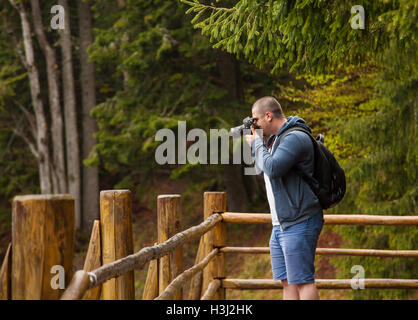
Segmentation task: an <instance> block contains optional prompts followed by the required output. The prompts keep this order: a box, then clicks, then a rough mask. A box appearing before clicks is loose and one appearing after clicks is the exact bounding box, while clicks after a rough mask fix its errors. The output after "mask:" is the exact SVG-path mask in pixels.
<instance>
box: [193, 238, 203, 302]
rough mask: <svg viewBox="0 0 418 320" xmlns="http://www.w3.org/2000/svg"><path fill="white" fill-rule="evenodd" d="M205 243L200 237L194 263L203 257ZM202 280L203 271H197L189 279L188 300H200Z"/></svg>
mask: <svg viewBox="0 0 418 320" xmlns="http://www.w3.org/2000/svg"><path fill="white" fill-rule="evenodd" d="M204 250H205V243H204V240H203V237H200V241H199V247H198V249H197V253H196V258H195V261H194V264H195V265H196V264H198V263H199V262H201V261H202V259H203V258H204V256H203V254H204ZM202 281H203V272H198V273H197V274H196V275H194V276H193V278H192V279H191V281H190V287H189V300H200V297H201V295H202Z"/></svg>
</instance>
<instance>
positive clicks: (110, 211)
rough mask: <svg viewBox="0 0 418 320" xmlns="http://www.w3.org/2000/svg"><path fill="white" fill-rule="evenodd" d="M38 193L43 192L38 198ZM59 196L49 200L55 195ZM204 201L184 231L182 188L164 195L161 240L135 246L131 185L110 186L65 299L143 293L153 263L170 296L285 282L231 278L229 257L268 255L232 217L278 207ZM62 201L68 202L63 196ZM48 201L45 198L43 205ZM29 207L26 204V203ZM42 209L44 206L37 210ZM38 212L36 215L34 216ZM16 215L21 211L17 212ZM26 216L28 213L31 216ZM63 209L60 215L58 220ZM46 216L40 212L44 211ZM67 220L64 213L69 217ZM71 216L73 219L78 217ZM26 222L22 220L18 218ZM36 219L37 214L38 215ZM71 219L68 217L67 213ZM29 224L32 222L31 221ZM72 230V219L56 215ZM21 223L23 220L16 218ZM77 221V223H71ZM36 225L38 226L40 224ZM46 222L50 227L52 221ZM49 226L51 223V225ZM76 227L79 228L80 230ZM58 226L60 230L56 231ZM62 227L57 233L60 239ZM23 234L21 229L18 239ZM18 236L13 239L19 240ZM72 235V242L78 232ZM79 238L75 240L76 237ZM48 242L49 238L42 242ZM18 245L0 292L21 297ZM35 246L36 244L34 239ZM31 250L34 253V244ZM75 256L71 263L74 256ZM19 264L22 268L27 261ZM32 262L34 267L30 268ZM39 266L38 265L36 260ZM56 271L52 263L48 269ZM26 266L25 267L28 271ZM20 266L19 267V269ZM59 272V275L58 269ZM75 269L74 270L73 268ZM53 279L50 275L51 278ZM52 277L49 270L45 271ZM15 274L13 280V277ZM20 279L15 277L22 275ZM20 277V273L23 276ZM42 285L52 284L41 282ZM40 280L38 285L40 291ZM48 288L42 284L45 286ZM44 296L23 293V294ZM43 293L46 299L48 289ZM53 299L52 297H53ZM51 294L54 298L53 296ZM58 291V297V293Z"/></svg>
mask: <svg viewBox="0 0 418 320" xmlns="http://www.w3.org/2000/svg"><path fill="white" fill-rule="evenodd" d="M36 199H37V198H35V200H36ZM29 200H30V201H31V202H30V204H31V205H32V207H33V208H34V209H33V210H34V214H35V215H33V216H34V217H35V216H36V214H37V213H39V212H38V211H39V205H36V204H34V202H33V201H34V199H32V198H30V197H29V198H24V199H22V198H18V199H17V202H16V203H15V204H14V208H15V209H14V210H15V211H16V212H18V211H19V210H29V211H30V210H32V209H30V208H31V207H30V206H28V204H27V203H24V205H21V203H20V202H22V201H29ZM50 200H51V199H49V200H48V199H47V200H45V198H42V201H50ZM53 200H54V201H55V202H57V201H58V202H57V203H58V204H57V203H55V204H54V205H51V206H50V207H55V208H56V207H57V205H58V206H59V205H60V203H61V202H62V201H64V204H63V205H65V206H64V208H66V209H65V210H64V209H61V212H64V213H65V212H68V213H66V214H65V215H64V217H65V219H68V217H70V218H71V217H72V214H73V213H72V210H73V208H72V207H71V205H70V206H69V205H68V197H62V196H61V197H60V196H58V197H55V198H53ZM203 200H204V205H203V209H204V210H203V211H204V212H203V222H202V223H200V224H199V225H197V226H193V227H191V228H189V229H187V230H184V231H181V203H180V201H181V198H180V196H179V195H162V196H159V197H158V199H157V222H158V223H157V225H158V230H157V231H158V243H157V244H155V245H153V246H149V247H145V248H142V249H141V250H139V251H138V252H136V253H134V252H133V235H132V222H131V216H132V213H131V210H132V206H131V201H132V200H131V193H130V192H129V191H128V190H109V191H102V192H101V194H100V220H96V221H95V222H94V224H93V229H92V235H91V239H90V243H89V248H88V251H87V255H86V259H85V263H84V267H83V270H79V271H77V272H76V273H75V274H74V277H72V280H71V283H70V284H69V286H68V287H67V289H66V290H65V291H64V292H63V293H62V291H63V290H61V293H62V295H61V299H63V300H66V299H100V297H101V298H102V299H104V300H108V299H109V300H110V299H121V300H122V299H135V293H134V277H133V271H134V270H139V269H141V268H143V267H144V266H145V265H146V264H147V263H149V268H148V273H147V279H146V283H145V287H144V292H143V297H142V298H143V299H145V300H152V299H157V300H163V299H183V298H185V299H190V300H192V299H193V300H194V299H204V300H205V299H225V298H226V289H239V290H242V289H251V290H256V289H280V288H282V284H281V282H280V281H273V280H271V279H232V278H228V277H227V273H226V265H225V257H226V255H227V254H234V253H235V254H236V253H241V254H268V253H269V252H270V250H269V248H268V247H230V246H227V243H226V224H227V223H269V224H271V217H270V214H264V213H236V212H227V211H226V193H224V192H205V193H204V199H203ZM60 201H61V202H60ZM42 205H44V204H42ZM22 208H24V209H22ZM37 208H38V209H37ZM30 216H31V215H29V217H30ZM14 217H15V218H16V219H19V218H18V215H17V214H15V212H14ZM26 217H28V216H27V215H26ZM59 217H60V215H56V219H61V218H59ZM37 219H39V218H37ZM62 219H64V218H62ZM70 220H71V219H70ZM18 221H19V220H18ZM33 221H34V222H36V221H37V220H33ZM64 222H65V220H64ZM26 223H28V222H27V221H26ZM54 223H55V227H57V225H59V226H60V228H62V229H63V230H67V229H68V226H65V223H58V222H54ZM324 223H325V224H328V225H333V224H334V225H335V224H342V225H404V226H411V225H418V216H378V215H334V214H333V215H324ZM14 225H19V223H16V222H15V221H14ZM70 227H71V228H73V225H71V223H70ZM34 228H35V227H34ZM44 229H45V228H44ZM48 230H49V229H48ZM72 230H73V229H72ZM55 231H57V230H55ZM60 232H61V231H59V230H58V231H57V232H56V236H57V237H58V238H57V239H60V238H59V234H60ZM16 237H17V234H16V236H15V238H16ZM15 238H13V240H16V239H15ZM67 239H69V240H68V241H70V243H71V239H72V236H71V234H70V233H68V236H67ZM198 239H199V247H198V251H197V254H196V259H195V264H194V266H192V267H191V268H189V269H187V270H184V271H182V270H183V267H182V251H181V248H182V246H183V245H184V244H186V243H188V242H192V241H197V240H198ZM13 244H14V245H15V246H16V247H17V249H18V250H20V251H22V249H21V247H22V246H23V244H21V242H19V241H18V240H16V241H15V242H13ZM72 245H73V243H72ZM42 246H44V244H42ZM12 247H13V245H12V246H11V248H9V250H8V253H7V254H6V257H5V259H4V262H3V265H2V268H1V270H0V298H6V299H10V298H13V295H12V294H11V292H12V291H13V285H10V284H11V283H12V281H11V279H10V277H11V274H12V272H11V263H10V261H11V255H12V253H11V252H12V251H13V250H12ZM32 247H33V246H32ZM62 248H66V250H67V251H68V254H67V255H66V257H68V259H69V258H70V257H72V256H71V250H74V249H73V247H71V246H70V247H68V243H67V245H64V244H63V245H62V246H61V248H60V246H55V247H54V248H52V249H51V251H48V250H45V253H43V254H47V253H48V254H50V255H52V256H56V254H55V251H56V252H60V250H61V251H62V250H63V249H62ZM28 253H30V252H29V251H28ZM316 254H319V255H357V256H375V257H409V258H411V257H412V258H418V250H375V249H342V248H317V250H316ZM68 259H67V260H66V261H64V262H62V263H63V264H65V265H69V263H70V262H71V263H72V260H71V261H70V262H69V261H68ZM14 267H16V268H17V267H21V266H19V264H17V265H15V266H14ZM28 267H30V266H26V267H25V268H26V269H24V270H27V268H28ZM32 267H33V266H32ZM44 269H45V270H48V268H44ZM20 272H22V271H20ZM15 273H18V272H15ZM50 276H51V275H50ZM67 276H68V275H67ZM44 278H45V279H44ZM42 279H44V281H46V282H47V281H50V279H49V278H48V277H47V275H44V276H43V277H42ZM12 280H13V279H12ZM14 281H15V280H14ZM16 281H17V280H16ZM363 281H364V282H363V283H364V285H365V288H381V289H417V288H418V279H363ZM187 283H189V284H190V285H189V294H188V296H187V297H186V296H185V295H184V294H183V292H182V289H183V287H184V286H185V285H186V284H187ZM315 283H316V286H317V288H318V289H350V288H351V283H352V281H351V279H318V280H316V281H315ZM39 286H40V288H38V289H39V290H41V289H42V287H45V283H44V284H39V285H38V287H39ZM35 289H36V287H31V290H34V292H35V291H36V292H38V291H37V290H38V289H36V290H35ZM39 292H40V291H39ZM28 296H30V297H31V298H33V297H35V298H37V297H36V296H34V295H33V293H32V295H30V294H28V293H20V298H25V297H28ZM38 298H40V299H42V298H43V297H42V296H39V297H38ZM47 298H48V297H47ZM49 298H51V297H49ZM52 298H53V297H52Z"/></svg>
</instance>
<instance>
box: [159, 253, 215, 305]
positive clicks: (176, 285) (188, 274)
mask: <svg viewBox="0 0 418 320" xmlns="http://www.w3.org/2000/svg"><path fill="white" fill-rule="evenodd" d="M218 252H219V249H213V250H212V252H210V253H209V254H208V255H207V256H206V257H205V258H204V259H203V260H202V262H200V263H199V264H197V265H195V266H193V267H191V268H190V269H187V270H186V271H184V272H183V273H182V274H180V275H178V276H177V277H176V278H175V279H174V280H173V281H172V282H171V283H170V284H169V285H168V286H167V288H165V290H164V291H163V292H162V293H161V294H160V295H159V296H158V297H157V298H155V300H171V299H173V298H174V297H175V295H176V294H177V292H178V291H179V290H180V289H181V288H182V287H183V286H184V285H185V284H186V282H187V281H189V280H190V279H191V278H192V277H193V276H194V275H195V274H196V273H198V272H200V271H202V270H203V268H204V267H206V266H207V264H208V263H209V262H211V261H212V260H213V259H214V258H215V257H216V255H217V254H218Z"/></svg>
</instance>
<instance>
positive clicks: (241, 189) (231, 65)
mask: <svg viewBox="0 0 418 320" xmlns="http://www.w3.org/2000/svg"><path fill="white" fill-rule="evenodd" d="M218 53H219V58H218V60H219V73H220V76H221V80H222V82H223V84H224V87H225V88H226V89H227V90H228V95H229V96H230V98H231V101H237V102H240V101H242V100H243V92H242V86H241V76H240V70H239V62H238V61H237V59H236V58H235V56H233V55H232V54H229V53H226V52H223V51H218ZM222 168H223V178H224V184H225V186H226V192H227V194H228V196H227V204H228V210H230V211H239V212H247V211H248V209H249V207H250V201H249V200H248V195H247V191H246V189H245V184H244V179H243V172H242V165H223V166H222Z"/></svg>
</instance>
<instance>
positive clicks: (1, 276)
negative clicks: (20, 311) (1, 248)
mask: <svg viewBox="0 0 418 320" xmlns="http://www.w3.org/2000/svg"><path fill="white" fill-rule="evenodd" d="M11 255H12V244H11V243H10V244H9V246H8V247H7V251H6V254H5V256H4V260H3V264H2V265H1V268H0V300H10V299H11V297H12V295H11V292H10V290H11V284H12V282H11V269H12V257H11Z"/></svg>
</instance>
